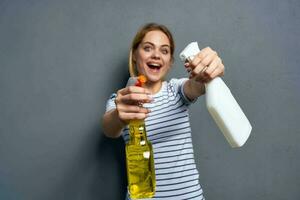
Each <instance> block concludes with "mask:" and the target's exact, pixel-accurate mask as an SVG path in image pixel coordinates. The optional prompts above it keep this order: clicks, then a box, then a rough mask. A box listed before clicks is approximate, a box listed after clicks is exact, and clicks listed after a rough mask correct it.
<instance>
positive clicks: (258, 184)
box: [0, 0, 300, 200]
mask: <svg viewBox="0 0 300 200" xmlns="http://www.w3.org/2000/svg"><path fill="white" fill-rule="evenodd" d="M299 10H300V2H299V1H298V0H294V1H293V0H288V1H281V0H276V1H275V0H266V1H262V2H261V1H255V2H254V1H250V0H249V1H247V0H245V1H238V0H226V1H225V0H224V1H211V0H203V1H199V0H198V1H196V0H193V1H192V0H190V1H181V0H165V1H158V0H157V1H140V0H135V1H113V0H110V1H99V0H98V1H97V0H84V1H83V0H82V1H80V0H73V1H68V0H65V1H61V0H51V1H50V0H49V1H45V0H42V1H41V0H40V1H37V0H36V1H33V0H28V1H21V0H1V1H0V199H5V200H11V199H14V200H23V199H25V200H40V199H43V200H53V199H56V200H58V199H59V200H68V199H73V200H79V199H80V200H81V199H89V200H93V199H95V200H96V199H123V198H124V193H125V190H126V176H125V165H124V144H123V141H122V139H117V140H112V139H108V138H105V137H104V136H103V134H102V127H101V125H100V124H99V121H100V118H101V116H102V114H103V113H104V110H105V103H106V100H107V98H108V96H109V95H110V94H111V93H112V92H113V91H116V90H117V89H118V88H121V87H123V85H124V83H125V82H126V79H127V76H128V73H127V54H128V48H129V45H130V42H131V39H132V37H133V36H134V34H135V32H136V30H137V28H138V27H140V25H142V24H144V23H146V22H152V21H155V22H159V23H163V24H165V25H167V26H168V27H169V28H170V29H171V30H172V32H173V33H174V37H175V41H176V45H177V49H176V61H175V64H174V67H173V70H172V72H171V74H170V77H182V76H186V73H185V71H184V67H183V66H182V64H181V63H180V61H179V59H178V56H177V55H178V53H179V51H180V50H181V49H182V48H183V47H184V46H185V45H186V44H188V43H189V42H190V41H194V40H197V41H199V43H200V46H201V47H205V46H211V47H212V48H214V49H215V50H217V51H218V52H219V54H220V56H221V57H222V59H223V62H224V64H225V66H226V75H225V77H224V80H225V81H226V83H227V84H228V86H229V87H230V88H231V90H232V93H233V94H234V95H235V96H236V98H237V100H238V102H239V103H240V105H241V106H242V108H243V110H244V111H245V113H246V115H247V116H248V118H249V120H250V121H251V123H252V125H253V131H252V135H251V137H250V138H249V140H248V142H247V143H246V144H245V146H243V147H242V148H239V149H232V148H230V146H229V145H228V144H227V142H226V141H225V138H224V137H223V136H222V134H221V133H220V131H219V130H218V129H217V127H216V126H215V124H214V123H213V121H212V118H211V117H210V115H209V114H208V112H207V110H206V108H205V104H204V103H205V101H204V98H200V99H199V101H198V102H197V103H196V104H195V105H193V106H192V111H191V117H192V119H191V121H192V129H193V131H194V134H193V142H194V150H195V157H196V161H197V167H198V169H199V171H200V182H201V184H202V186H203V188H204V191H205V195H206V198H207V199H208V200H216V199H224V200H241V199H243V200H248V199H249V200H250V199H251V200H252V199H256V200H271V199H272V200H274V199H276V200H285V199H300V190H299V188H300V173H299V169H300V160H299V155H300V145H299V144H298V143H299V142H300V130H299V124H300V120H299V119H300V107H299V102H300V90H299V88H300V69H299V63H300V59H299V58H300V57H299V55H298V54H299V47H300V39H299V35H300V12H299Z"/></svg>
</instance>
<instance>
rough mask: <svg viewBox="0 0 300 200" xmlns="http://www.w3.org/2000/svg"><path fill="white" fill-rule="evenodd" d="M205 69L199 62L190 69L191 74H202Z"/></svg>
mask: <svg viewBox="0 0 300 200" xmlns="http://www.w3.org/2000/svg"><path fill="white" fill-rule="evenodd" d="M205 70H206V66H204V65H203V64H202V63H201V62H200V63H199V64H198V65H197V66H196V67H195V68H194V69H193V71H191V76H196V75H199V74H200V75H202V74H201V73H203V71H205Z"/></svg>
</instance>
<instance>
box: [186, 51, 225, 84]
mask: <svg viewBox="0 0 300 200" xmlns="http://www.w3.org/2000/svg"><path fill="white" fill-rule="evenodd" d="M184 66H185V67H186V68H187V71H188V72H190V77H189V78H190V79H194V80H196V81H198V82H202V83H206V82H209V81H210V80H212V79H214V78H215V77H217V76H223V75H224V70H225V67H224V65H223V63H222V60H221V58H220V57H219V56H218V54H217V52H216V51H214V50H213V49H211V48H210V47H206V48H204V49H202V50H201V51H200V52H199V53H198V54H197V55H196V56H195V57H194V58H193V60H192V61H191V62H187V63H185V64H184Z"/></svg>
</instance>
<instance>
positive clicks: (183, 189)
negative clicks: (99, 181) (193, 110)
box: [106, 79, 204, 200]
mask: <svg viewBox="0 0 300 200" xmlns="http://www.w3.org/2000/svg"><path fill="white" fill-rule="evenodd" d="M186 80H187V79H171V80H170V81H169V82H163V85H162V87H161V89H160V91H159V92H158V93H156V94H154V95H153V96H152V97H153V99H154V100H153V102H151V103H145V104H143V106H144V107H145V108H149V109H150V110H151V112H150V113H149V116H148V117H147V118H146V119H145V125H146V131H147V137H148V140H149V141H150V142H151V143H152V146H153V154H154V165H155V175H156V192H155V195H154V197H153V198H152V199H166V200H181V199H193V200H202V199H204V196H203V191H202V188H201V186H200V184H199V173H198V170H197V168H196V165H195V160H194V152H193V144H192V137H191V127H190V122H189V113H188V108H189V105H190V104H191V103H192V102H191V101H190V100H189V99H188V98H186V96H185V95H184V92H183V84H184V82H185V81H186ZM115 97H116V94H112V95H111V97H110V99H109V100H108V102H107V105H106V111H109V110H111V109H114V108H116V105H115V103H114V100H115ZM122 136H123V138H124V140H125V142H126V143H127V142H128V141H129V133H128V127H126V128H124V129H123V130H122ZM127 198H128V199H130V197H129V196H128V195H127Z"/></svg>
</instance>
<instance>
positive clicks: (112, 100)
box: [105, 93, 117, 112]
mask: <svg viewBox="0 0 300 200" xmlns="http://www.w3.org/2000/svg"><path fill="white" fill-rule="evenodd" d="M116 97H117V94H116V93H113V94H112V95H110V97H109V99H108V100H107V102H106V111H105V112H108V111H110V110H112V109H115V108H116V103H115V99H116Z"/></svg>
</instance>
